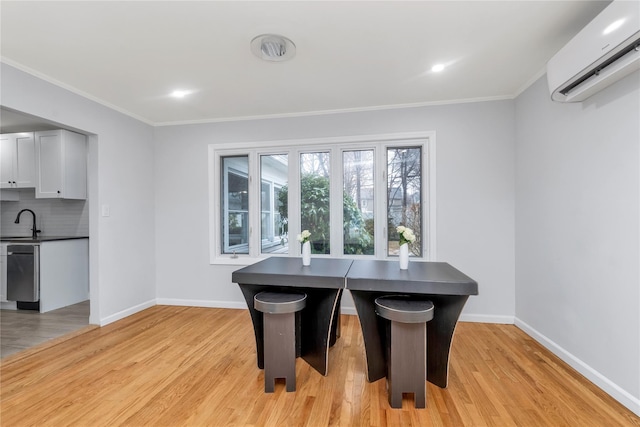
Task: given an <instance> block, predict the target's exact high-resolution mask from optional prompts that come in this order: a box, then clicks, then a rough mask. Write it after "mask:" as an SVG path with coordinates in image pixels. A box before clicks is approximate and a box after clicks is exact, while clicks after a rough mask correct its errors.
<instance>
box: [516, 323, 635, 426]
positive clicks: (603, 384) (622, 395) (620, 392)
mask: <svg viewBox="0 0 640 427" xmlns="http://www.w3.org/2000/svg"><path fill="white" fill-rule="evenodd" d="M515 325H516V326H517V327H518V328H520V329H522V330H523V331H524V332H525V333H526V334H527V335H529V336H530V337H531V338H533V339H535V340H536V341H537V342H539V343H540V344H541V345H543V346H544V347H546V348H547V349H548V350H549V351H551V352H552V353H553V354H555V355H556V356H558V357H559V358H560V359H562V360H563V361H564V362H566V363H567V364H568V365H570V366H571V367H572V368H573V369H575V370H576V371H578V372H580V374H582V375H583V376H584V377H585V378H587V379H588V380H589V381H591V382H592V383H594V384H595V385H596V386H598V387H599V388H601V389H602V390H603V391H604V392H605V393H607V394H608V395H610V396H611V397H613V398H614V399H615V400H617V401H618V402H620V403H621V404H622V405H624V406H625V407H627V408H628V409H629V410H630V411H632V412H633V413H635V414H636V415H638V416H640V399H638V398H637V397H635V396H633V395H631V394H630V393H629V392H627V391H626V390H624V389H622V388H621V387H620V386H618V385H617V384H616V383H614V382H613V381H611V380H610V379H608V378H607V377H605V376H604V375H602V374H601V373H600V372H598V371H596V370H595V369H593V368H592V367H591V366H589V365H587V364H586V363H584V362H583V361H582V360H580V359H578V358H577V357H576V356H574V355H573V354H571V353H569V352H568V351H566V350H565V349H564V348H562V347H560V346H559V345H558V344H556V343H555V342H553V341H552V340H550V339H549V338H547V337H546V336H544V335H543V334H541V333H540V332H538V331H537V330H535V329H534V328H532V327H531V326H529V325H528V324H527V323H526V322H523V321H522V320H520V319H518V318H517V317H516V319H515Z"/></svg>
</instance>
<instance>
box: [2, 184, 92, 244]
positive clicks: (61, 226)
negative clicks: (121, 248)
mask: <svg viewBox="0 0 640 427" xmlns="http://www.w3.org/2000/svg"><path fill="white" fill-rule="evenodd" d="M22 209H31V210H32V211H34V212H35V213H36V221H37V225H38V229H39V230H42V232H41V233H40V235H41V236H88V235H89V201H88V200H64V199H36V198H35V192H34V191H33V190H27V189H25V190H20V200H19V201H15V202H0V235H2V236H29V235H30V234H31V228H32V217H31V214H30V213H29V212H25V213H23V214H22V215H21V216H20V224H15V223H14V221H15V220H16V215H18V212H20V210H22Z"/></svg>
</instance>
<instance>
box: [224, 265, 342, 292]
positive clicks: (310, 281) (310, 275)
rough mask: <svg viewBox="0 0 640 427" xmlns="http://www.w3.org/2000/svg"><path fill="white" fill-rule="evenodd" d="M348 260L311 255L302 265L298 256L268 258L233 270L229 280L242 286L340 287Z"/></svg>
mask: <svg viewBox="0 0 640 427" xmlns="http://www.w3.org/2000/svg"><path fill="white" fill-rule="evenodd" d="M351 263H352V261H351V260H350V259H336V258H311V265H310V266H307V267H304V266H303V265H302V258H298V257H271V258H266V259H264V260H262V261H259V262H257V263H255V264H253V265H250V266H248V267H244V268H242V269H240V270H236V271H234V272H233V274H232V275H231V281H232V282H234V283H238V284H242V285H278V286H295V287H305V288H333V289H338V288H344V287H345V282H344V277H345V276H346V275H347V271H349V267H351Z"/></svg>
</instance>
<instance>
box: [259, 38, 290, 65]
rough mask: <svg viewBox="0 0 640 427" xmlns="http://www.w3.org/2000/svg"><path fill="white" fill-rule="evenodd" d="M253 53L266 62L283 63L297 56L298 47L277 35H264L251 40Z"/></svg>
mask: <svg viewBox="0 0 640 427" xmlns="http://www.w3.org/2000/svg"><path fill="white" fill-rule="evenodd" d="M251 52H253V54H254V55H255V56H257V57H258V58H260V59H263V60H265V61H270V62H282V61H286V60H288V59H291V58H293V57H294V56H295V54H296V45H295V44H293V42H292V41H291V40H289V39H288V38H286V37H283V36H279V35H277V34H262V35H260V36H257V37H255V38H254V39H253V40H251Z"/></svg>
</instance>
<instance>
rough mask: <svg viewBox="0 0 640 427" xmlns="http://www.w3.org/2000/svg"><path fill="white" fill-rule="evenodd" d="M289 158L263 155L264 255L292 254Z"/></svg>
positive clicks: (262, 218) (261, 169) (261, 196)
mask: <svg viewBox="0 0 640 427" xmlns="http://www.w3.org/2000/svg"><path fill="white" fill-rule="evenodd" d="M287 173H288V156H287V155H286V154H272V155H262V156H260V180H261V189H260V214H261V221H260V239H261V245H262V246H261V250H262V253H263V254H264V253H278V254H286V253H288V252H289V234H288V229H287V214H286V212H285V209H286V206H287V202H286V200H283V197H286V194H285V193H283V192H282V189H283V188H285V187H286V186H287V178H288V177H287Z"/></svg>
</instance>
